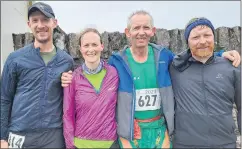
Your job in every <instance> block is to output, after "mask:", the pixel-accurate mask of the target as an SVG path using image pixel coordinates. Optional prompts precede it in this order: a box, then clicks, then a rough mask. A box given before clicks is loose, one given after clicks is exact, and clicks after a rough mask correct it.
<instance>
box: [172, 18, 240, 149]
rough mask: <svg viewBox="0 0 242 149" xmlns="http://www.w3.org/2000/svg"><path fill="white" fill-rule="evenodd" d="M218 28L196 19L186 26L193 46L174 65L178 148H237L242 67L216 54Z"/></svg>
mask: <svg viewBox="0 0 242 149" xmlns="http://www.w3.org/2000/svg"><path fill="white" fill-rule="evenodd" d="M214 31H215V29H214V27H213V25H212V23H211V22H210V21H209V20H208V19H206V18H194V19H192V20H190V21H189V23H188V25H187V26H186V28H185V39H186V41H187V43H188V47H189V49H188V50H187V51H185V52H183V53H182V54H180V55H178V56H176V57H175V59H174V60H173V63H172V65H171V67H170V74H171V78H172V84H173V91H174V96H175V102H176V107H175V113H176V114H175V133H174V142H173V143H174V148H235V147H236V135H235V132H234V129H235V123H234V120H233V117H232V109H233V104H234V103H235V104H236V107H237V110H238V126H239V130H240V125H241V84H240V83H241V82H240V67H233V66H232V65H231V62H230V61H229V60H227V59H224V58H222V57H217V56H215V55H214V54H213V51H214V49H215V44H214Z"/></svg>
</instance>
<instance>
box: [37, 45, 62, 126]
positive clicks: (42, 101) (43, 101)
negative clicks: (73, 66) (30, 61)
mask: <svg viewBox="0 0 242 149" xmlns="http://www.w3.org/2000/svg"><path fill="white" fill-rule="evenodd" d="M39 50H40V49H39ZM37 55H38V56H39V58H40V59H41V61H42V63H43V65H44V67H45V68H44V69H45V73H44V87H43V91H42V92H43V93H42V96H41V97H42V98H41V107H40V112H41V113H40V120H41V121H43V120H42V119H43V115H44V113H43V111H44V110H43V108H42V107H43V106H44V105H45V96H46V95H45V90H46V81H47V78H48V77H47V68H48V65H49V64H50V63H51V62H52V61H53V60H54V59H55V58H56V57H57V55H58V50H57V49H56V54H55V56H53V57H52V59H51V60H50V61H49V62H48V63H47V64H45V62H44V60H43V58H42V57H41V55H40V51H38V52H37ZM41 127H42V128H43V127H44V126H43V123H41Z"/></svg>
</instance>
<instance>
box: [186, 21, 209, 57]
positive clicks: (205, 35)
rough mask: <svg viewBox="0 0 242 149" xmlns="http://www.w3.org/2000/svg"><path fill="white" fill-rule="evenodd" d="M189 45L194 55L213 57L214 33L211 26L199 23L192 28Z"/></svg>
mask: <svg viewBox="0 0 242 149" xmlns="http://www.w3.org/2000/svg"><path fill="white" fill-rule="evenodd" d="M188 46H189V48H190V50H191V53H192V55H194V56H196V57H200V58H206V57H211V56H212V54H213V50H214V35H213V31H212V29H211V28H209V27H207V26H205V25H199V26H197V27H195V28H194V29H192V30H191V32H190V35H189V38H188Z"/></svg>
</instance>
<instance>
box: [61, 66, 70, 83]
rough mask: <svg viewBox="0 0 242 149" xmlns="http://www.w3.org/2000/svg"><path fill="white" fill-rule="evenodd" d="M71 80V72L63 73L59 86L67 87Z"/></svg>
mask: <svg viewBox="0 0 242 149" xmlns="http://www.w3.org/2000/svg"><path fill="white" fill-rule="evenodd" d="M71 80H72V71H71V70H70V71H68V72H63V73H62V75H61V86H62V87H67V86H69V84H70V83H71Z"/></svg>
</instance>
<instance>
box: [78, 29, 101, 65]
mask: <svg viewBox="0 0 242 149" xmlns="http://www.w3.org/2000/svg"><path fill="white" fill-rule="evenodd" d="M103 48H104V46H103V44H102V43H101V39H100V36H99V35H98V34H97V33H95V32H92V31H90V32H86V33H85V34H83V35H82V36H81V38H80V51H81V53H82V56H83V58H84V60H85V62H88V63H96V62H99V61H100V57H101V52H102V51H103Z"/></svg>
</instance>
